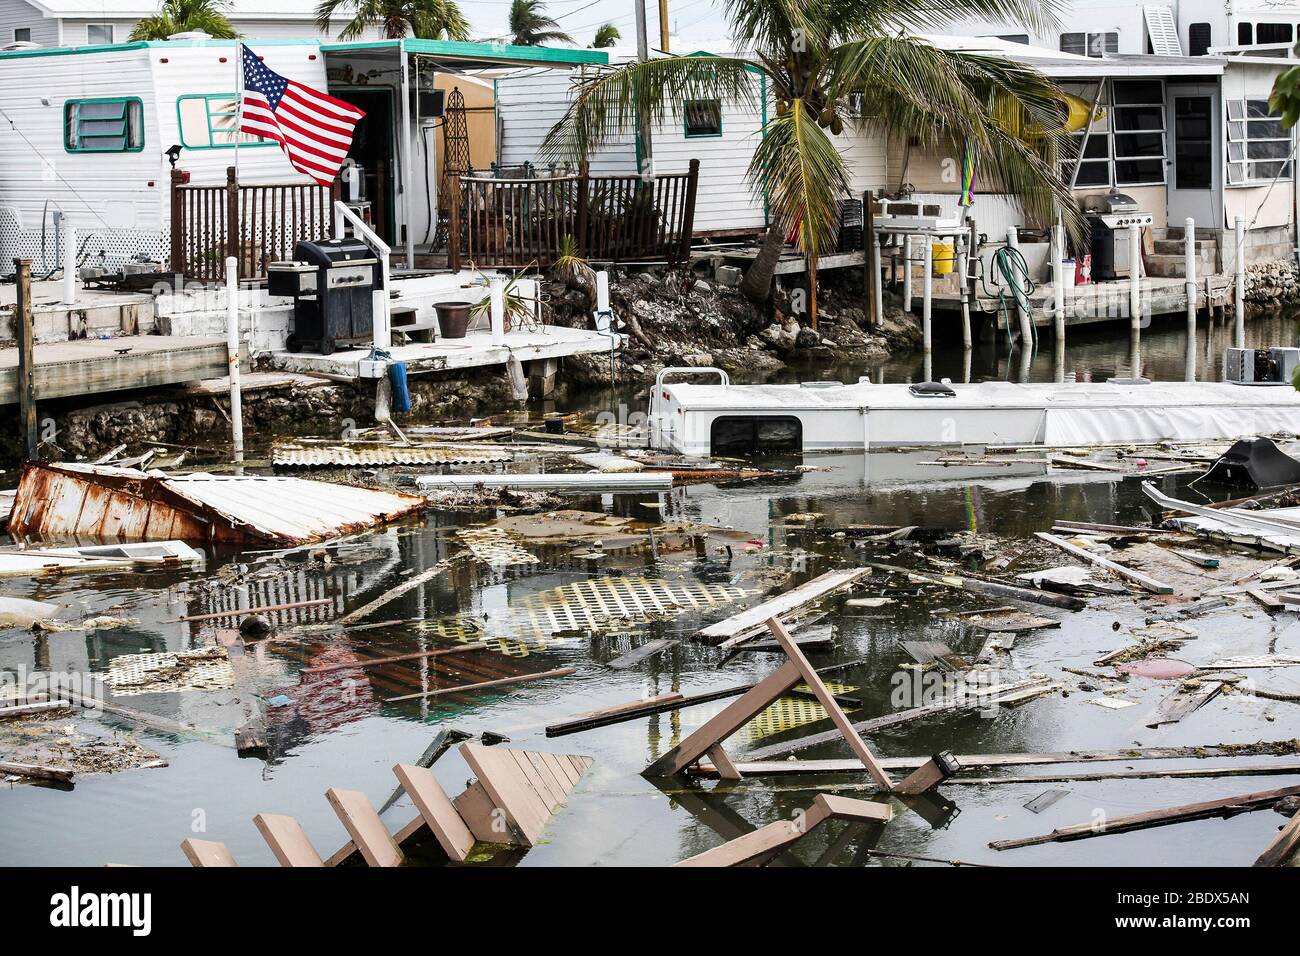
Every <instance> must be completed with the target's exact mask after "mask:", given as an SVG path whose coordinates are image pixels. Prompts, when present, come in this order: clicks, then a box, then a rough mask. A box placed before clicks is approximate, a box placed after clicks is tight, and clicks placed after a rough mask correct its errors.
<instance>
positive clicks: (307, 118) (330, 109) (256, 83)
mask: <svg viewBox="0 0 1300 956" xmlns="http://www.w3.org/2000/svg"><path fill="white" fill-rule="evenodd" d="M239 48H240V51H241V53H242V55H243V61H244V96H243V99H242V101H241V102H240V111H239V129H240V130H241V131H242V132H245V133H251V134H252V135H254V136H260V137H262V138H263V139H270V140H275V142H277V143H279V144H280V148H281V149H283V150H284V154H285V155H286V156H287V157H289V162H290V163H291V164H292V165H293V168H294V169H296V170H298V172H300V173H305V174H306V175H308V176H310V177H311V178H312V179H314V180H316V182H318V183H320V184H321V185H322V186H328V185H329V184H330V183H332V182H333V181H334V177H335V176H337V175H338V172H339V167H340V166H342V165H343V160H344V159H345V158H347V155H348V147H349V146H350V145H351V144H352V130H353V129H354V128H355V127H356V125H357V123H358V122H359V121H360V120H361V118H362V117H363V116H365V115H366V114H365V113H364V112H362V111H361V110H359V109H357V108H356V107H355V106H353V105H352V104H351V103H344V102H343V101H342V100H340V99H335V98H334V97H332V96H330V95H329V94H328V93H322V92H320V90H313V89H312V88H311V87H310V86H303V85H302V84H301V83H298V82H295V81H294V80H287V79H285V78H284V77H283V76H281V75H280V74H279V73H276V72H275V71H274V70H272V69H270V68H268V67H267V66H265V65H263V63H262V61H261V60H260V59H258V57H257V54H255V53H254V52H253V51H252V50H250V49H249V48H248V47H247V46H245V45H244V44H242V43H241V44H240V45H239Z"/></svg>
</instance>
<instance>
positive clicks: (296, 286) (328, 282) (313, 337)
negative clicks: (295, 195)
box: [266, 239, 383, 355]
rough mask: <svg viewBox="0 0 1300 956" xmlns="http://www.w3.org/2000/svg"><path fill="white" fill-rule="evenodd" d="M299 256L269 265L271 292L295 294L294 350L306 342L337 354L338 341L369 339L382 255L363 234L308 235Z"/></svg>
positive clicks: (289, 343) (288, 343)
mask: <svg viewBox="0 0 1300 956" xmlns="http://www.w3.org/2000/svg"><path fill="white" fill-rule="evenodd" d="M293 258H294V261H293V262H273V263H271V264H270V265H269V266H268V267H267V280H266V288H267V292H269V293H270V294H271V295H283V296H291V297H292V298H293V333H292V334H291V335H290V336H289V338H288V340H287V341H286V342H285V347H286V348H287V349H288V350H289V351H290V352H300V351H302V349H303V347H304V346H309V347H314V348H315V349H316V350H317V351H319V352H320V353H321V354H322V355H329V354H331V353H332V352H333V351H334V349H335V347H336V344H337V343H338V342H369V341H370V340H371V338H372V337H373V334H374V324H375V317H374V297H373V293H374V291H375V289H377V288H382V286H383V278H382V275H383V274H382V271H381V270H380V268H379V260H378V259H376V258H375V254H374V253H373V252H372V251H371V250H370V247H369V246H367V245H366V244H365V243H364V242H362V241H361V240H359V239H321V240H316V241H306V240H304V241H302V242H299V243H298V244H297V246H295V247H294V250H293Z"/></svg>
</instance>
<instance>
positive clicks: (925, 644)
mask: <svg viewBox="0 0 1300 956" xmlns="http://www.w3.org/2000/svg"><path fill="white" fill-rule="evenodd" d="M898 644H899V647H901V648H902V649H903V650H905V651H906V652H907V653H908V655H909V656H910V657H911V658H912V660H914V661H916V662H917V663H918V664H921V665H923V666H924V665H926V664H932V663H936V662H937V663H938V664H940V665H941V666H943V667H944V668H946V669H947V670H950V671H961V670H965V669H966V668H967V667H969V666H970V665H969V664H967V663H966V661H965V659H963V658H962V657H961V655H959V654H957V653H956V652H955V651H954V650H953V649H952V648H951V647H949V646H948V645H947V644H945V643H944V642H943V641H899V642H898Z"/></svg>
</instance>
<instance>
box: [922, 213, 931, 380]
mask: <svg viewBox="0 0 1300 956" xmlns="http://www.w3.org/2000/svg"><path fill="white" fill-rule="evenodd" d="M921 241H922V242H924V243H925V252H924V253H922V256H921V262H922V265H923V266H924V267H925V272H924V273H923V274H922V276H921V342H922V347H923V348H924V349H925V380H926V381H927V382H929V381H931V380H933V378H934V373H933V370H932V368H931V364H930V358H931V353H932V352H933V351H934V336H933V335H931V333H930V314H931V313H930V309H931V305H932V303H933V291H934V278H933V273H934V269H933V265H934V261H933V260H934V242H933V241H932V240H931V238H930V237H929V236H922V237H921Z"/></svg>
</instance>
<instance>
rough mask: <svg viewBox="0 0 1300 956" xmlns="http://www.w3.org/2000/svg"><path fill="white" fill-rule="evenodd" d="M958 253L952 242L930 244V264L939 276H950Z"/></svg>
mask: <svg viewBox="0 0 1300 956" xmlns="http://www.w3.org/2000/svg"><path fill="white" fill-rule="evenodd" d="M955 258H956V251H955V249H954V247H953V244H952V243H951V242H934V243H931V244H930V264H931V266H932V267H933V269H934V274H935V275H937V276H946V275H949V274H950V273H951V272H952V270H953V260H954V259H955Z"/></svg>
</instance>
